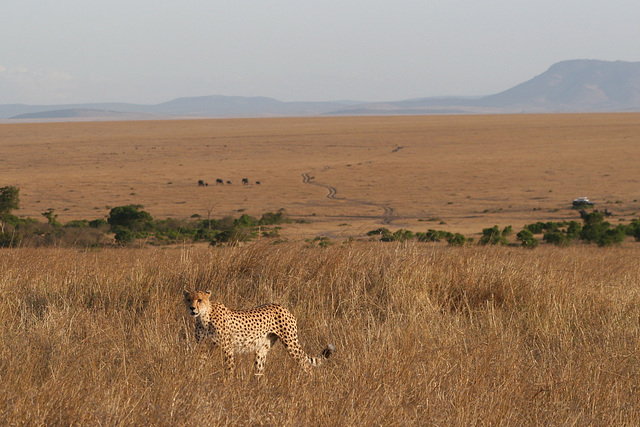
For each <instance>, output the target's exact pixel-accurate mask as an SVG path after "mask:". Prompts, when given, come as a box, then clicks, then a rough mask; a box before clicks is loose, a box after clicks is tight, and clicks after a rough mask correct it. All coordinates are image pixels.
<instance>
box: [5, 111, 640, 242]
mask: <svg viewBox="0 0 640 427" xmlns="http://www.w3.org/2000/svg"><path fill="white" fill-rule="evenodd" d="M0 152H2V156H0V183H2V185H13V186H16V187H19V188H20V198H21V209H20V210H19V211H16V214H18V215H20V216H31V217H33V218H41V216H40V214H41V213H42V212H44V211H45V210H47V209H49V208H53V209H55V212H56V213H57V214H58V215H59V220H60V221H61V222H63V223H64V222H66V221H69V220H74V219H89V220H91V219H96V218H105V217H106V216H107V214H108V212H109V209H110V208H111V207H114V206H118V205H124V204H139V205H143V206H144V209H145V210H146V211H148V212H149V213H151V215H153V216H154V218H160V219H163V218H167V217H178V218H188V217H190V216H191V215H193V214H199V215H201V216H203V217H206V216H207V214H208V213H209V212H211V215H212V216H213V217H222V216H227V215H232V216H237V215H239V212H245V213H249V214H252V215H257V216H259V215H260V214H262V213H264V212H267V211H276V210H278V209H281V208H284V209H285V210H286V211H287V212H288V214H289V215H291V216H292V217H294V218H300V219H306V220H308V221H310V224H302V225H295V226H290V227H288V229H287V230H286V231H285V233H286V235H287V236H288V237H295V236H306V237H309V236H315V235H326V236H330V237H348V236H359V235H362V234H363V233H366V232H367V231H369V230H371V229H375V228H378V227H380V226H382V225H384V226H386V227H389V228H409V229H412V230H414V231H425V230H426V229H427V228H434V229H444V230H447V231H451V232H460V233H463V234H467V235H472V234H474V233H479V232H481V230H482V228H484V227H491V226H493V225H500V226H507V225H513V227H514V229H518V228H520V227H521V226H522V225H524V224H525V223H528V222H535V221H550V220H553V221H558V220H564V219H576V218H578V215H577V212H576V211H575V210H571V209H570V207H571V201H572V200H573V199H574V198H576V197H579V196H587V197H589V198H590V199H591V200H593V201H594V202H596V204H597V205H596V207H597V208H600V209H608V210H609V211H612V212H613V213H614V214H615V215H616V216H617V218H616V219H614V221H618V220H622V221H625V220H627V219H629V218H631V217H632V216H633V214H634V213H635V212H638V211H640V202H638V199H640V195H639V190H638V189H639V188H640V176H639V175H638V172H637V170H638V159H639V158H640V114H582V115H571V114H561V115H495V116H408V117H349V118H342V117H341V118H332V117H325V118H291V119H289V118H272V119H236V120H227V119H225V120H183V121H131V122H89V123H83V122H80V123H25V124H2V125H0ZM243 178H246V179H247V180H248V182H249V184H248V185H243V184H242V179H243ZM217 179H221V180H222V181H223V182H224V184H216V180H217ZM199 180H202V181H204V182H205V183H208V186H204V187H199V186H198V185H197V183H198V181H199ZM227 181H229V182H231V184H228V183H227ZM256 182H260V184H256Z"/></svg>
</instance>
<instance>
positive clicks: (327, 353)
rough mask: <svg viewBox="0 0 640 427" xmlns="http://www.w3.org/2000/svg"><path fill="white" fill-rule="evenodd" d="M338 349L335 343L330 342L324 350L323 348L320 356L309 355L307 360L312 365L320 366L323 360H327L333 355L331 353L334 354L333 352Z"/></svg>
mask: <svg viewBox="0 0 640 427" xmlns="http://www.w3.org/2000/svg"><path fill="white" fill-rule="evenodd" d="M334 351H336V347H335V346H334V345H333V344H329V345H328V346H326V347H325V349H324V350H322V352H321V353H320V355H319V356H318V357H309V356H308V357H307V361H308V363H309V365H311V366H320V365H322V362H324V361H325V360H327V359H328V358H329V357H331V355H332V354H333V352H334Z"/></svg>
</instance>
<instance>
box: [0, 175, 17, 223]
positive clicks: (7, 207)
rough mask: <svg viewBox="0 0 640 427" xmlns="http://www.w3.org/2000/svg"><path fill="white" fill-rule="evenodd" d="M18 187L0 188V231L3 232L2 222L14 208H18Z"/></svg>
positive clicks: (5, 220)
mask: <svg viewBox="0 0 640 427" xmlns="http://www.w3.org/2000/svg"><path fill="white" fill-rule="evenodd" d="M19 205H20V189H19V188H17V187H10V186H9V187H2V188H0V232H2V233H4V224H5V222H7V220H8V219H9V217H10V216H11V212H12V211H13V210H14V209H19Z"/></svg>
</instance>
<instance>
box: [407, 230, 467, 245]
mask: <svg viewBox="0 0 640 427" xmlns="http://www.w3.org/2000/svg"><path fill="white" fill-rule="evenodd" d="M453 236H454V234H453V233H450V232H449V231H442V230H432V229H429V230H427V232H426V233H416V238H417V239H418V241H420V242H439V241H440V240H444V239H446V240H447V241H448V240H449V239H450V238H452V237H453ZM463 237H464V236H463ZM465 240H466V239H465Z"/></svg>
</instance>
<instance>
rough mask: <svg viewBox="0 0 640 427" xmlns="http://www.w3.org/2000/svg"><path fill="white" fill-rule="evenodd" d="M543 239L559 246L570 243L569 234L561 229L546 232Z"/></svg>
mask: <svg viewBox="0 0 640 427" xmlns="http://www.w3.org/2000/svg"><path fill="white" fill-rule="evenodd" d="M543 240H544V241H545V242H547V243H551V244H553V245H557V246H568V245H569V243H570V240H569V239H568V238H567V235H566V234H565V233H563V232H561V231H552V232H549V233H545V234H544V237H543Z"/></svg>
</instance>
